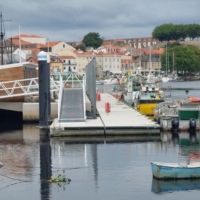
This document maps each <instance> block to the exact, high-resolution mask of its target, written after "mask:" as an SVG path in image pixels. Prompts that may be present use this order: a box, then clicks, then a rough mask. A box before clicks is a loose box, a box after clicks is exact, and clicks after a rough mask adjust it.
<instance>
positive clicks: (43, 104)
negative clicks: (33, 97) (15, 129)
mask: <svg viewBox="0 0 200 200" xmlns="http://www.w3.org/2000/svg"><path fill="white" fill-rule="evenodd" d="M38 68H39V126H40V127H48V126H49V124H48V115H49V111H48V107H49V103H48V101H49V92H48V88H49V86H48V83H49V82H48V70H47V54H46V53H45V52H44V51H41V52H39V53H38Z"/></svg>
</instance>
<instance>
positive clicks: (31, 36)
mask: <svg viewBox="0 0 200 200" xmlns="http://www.w3.org/2000/svg"><path fill="white" fill-rule="evenodd" d="M19 36H20V37H26V38H43V37H40V36H37V35H27V34H20V35H16V36H14V37H12V38H19Z"/></svg>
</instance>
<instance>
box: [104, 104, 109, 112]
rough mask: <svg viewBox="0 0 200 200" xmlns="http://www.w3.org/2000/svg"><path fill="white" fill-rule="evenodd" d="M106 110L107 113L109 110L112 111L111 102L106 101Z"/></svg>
mask: <svg viewBox="0 0 200 200" xmlns="http://www.w3.org/2000/svg"><path fill="white" fill-rule="evenodd" d="M105 112H106V113H109V112H110V103H109V102H106V103H105Z"/></svg>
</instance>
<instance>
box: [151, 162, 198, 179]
mask: <svg viewBox="0 0 200 200" xmlns="http://www.w3.org/2000/svg"><path fill="white" fill-rule="evenodd" d="M151 169H152V174H153V177H154V178H156V179H198V178H200V163H199V162H196V163H195V162H194V163H182V164H176V163H159V162H152V163H151Z"/></svg>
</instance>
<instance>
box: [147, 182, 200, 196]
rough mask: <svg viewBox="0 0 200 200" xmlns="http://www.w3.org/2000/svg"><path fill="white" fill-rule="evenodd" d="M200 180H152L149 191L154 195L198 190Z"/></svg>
mask: <svg viewBox="0 0 200 200" xmlns="http://www.w3.org/2000/svg"><path fill="white" fill-rule="evenodd" d="M199 189H200V179H194V180H191V179H187V180H158V179H153V180H152V186H151V191H152V192H155V193H165V192H174V191H187V190H199Z"/></svg>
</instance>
